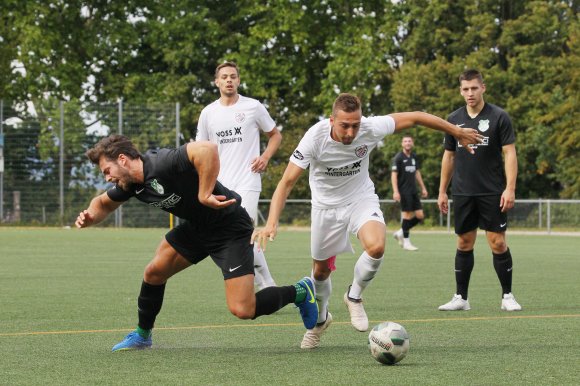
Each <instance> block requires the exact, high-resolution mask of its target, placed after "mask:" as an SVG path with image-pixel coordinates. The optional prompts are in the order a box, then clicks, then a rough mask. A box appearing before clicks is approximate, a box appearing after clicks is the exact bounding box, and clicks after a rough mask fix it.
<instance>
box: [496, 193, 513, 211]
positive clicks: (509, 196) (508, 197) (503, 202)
mask: <svg viewBox="0 0 580 386" xmlns="http://www.w3.org/2000/svg"><path fill="white" fill-rule="evenodd" d="M515 203H516V192H514V191H513V190H511V189H506V190H504V191H503V193H502V194H501V199H500V201H499V207H500V208H501V211H502V212H507V211H508V210H510V209H511V208H513V207H514V205H515Z"/></svg>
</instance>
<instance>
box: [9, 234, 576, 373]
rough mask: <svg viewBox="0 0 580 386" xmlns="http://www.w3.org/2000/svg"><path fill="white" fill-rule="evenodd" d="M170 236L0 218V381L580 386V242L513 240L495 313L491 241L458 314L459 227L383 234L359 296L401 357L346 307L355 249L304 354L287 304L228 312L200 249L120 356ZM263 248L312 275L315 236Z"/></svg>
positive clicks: (292, 269)
mask: <svg viewBox="0 0 580 386" xmlns="http://www.w3.org/2000/svg"><path fill="white" fill-rule="evenodd" d="M164 232H165V231H164V230H162V229H145V230H142V229H140V230H136V229H126V230H114V229H86V230H82V231H79V230H74V229H72V230H64V229H63V230H61V229H18V228H0V267H1V268H0V307H1V308H0V327H1V328H0V357H1V358H2V359H0V384H2V385H4V384H6V385H19V384H38V385H41V384H42V385H45V384H58V385H64V384H66V385H81V384H91V385H101V384H102V385H109V384H133V385H144V384H170V385H175V384H183V385H185V384H199V385H214V384H215V385H273V384H279V385H306V384H320V385H355V384H356V385H358V384H360V385H374V384H376V385H385V384H393V385H400V384H410V385H423V384H439V385H453V384H457V385H467V384H469V385H472V384H477V385H499V384H504V385H514V384H534V385H535V384H546V385H572V384H574V385H577V384H579V383H580V295H579V294H580V280H579V278H580V275H579V273H580V252H579V250H580V238H578V237H563V236H538V235H533V236H526V235H517V236H516V235H509V237H508V242H509V244H510V248H511V250H512V254H513V256H514V260H515V264H514V286H513V287H514V294H515V295H516V297H517V300H518V301H519V302H520V304H522V306H523V308H524V310H523V311H521V312H519V313H505V312H501V311H500V309H499V307H500V287H499V284H498V281H497V278H496V276H495V271H494V269H493V265H492V261H491V254H490V252H489V248H488V247H487V245H486V244H485V240H484V238H483V237H480V239H479V240H478V244H477V246H476V263H475V270H474V272H473V275H472V279H471V288H470V299H469V300H470V303H471V307H472V309H471V311H468V312H452V313H443V312H440V311H437V306H438V305H440V304H442V303H444V302H447V301H448V300H449V299H450V298H451V295H452V294H453V292H454V290H455V285H454V279H453V277H454V276H453V275H454V274H453V255H454V245H455V240H454V236H453V235H451V234H431V233H421V234H420V233H416V234H414V237H413V241H414V243H415V244H416V245H417V246H419V247H420V248H421V249H420V250H419V251H418V252H415V253H413V252H404V251H402V250H401V249H400V248H399V247H398V246H396V245H395V244H394V243H393V242H392V240H390V239H389V241H388V243H387V253H386V260H385V264H384V265H383V267H382V268H381V271H380V272H379V274H378V275H377V277H376V279H375V280H374V282H373V284H372V285H371V286H370V287H369V288H368V289H367V291H366V292H365V306H366V309H367V313H368V315H369V319H370V320H371V324H372V325H374V324H377V323H379V322H381V321H385V320H393V321H396V322H399V323H401V324H403V325H404V326H405V327H406V329H407V331H408V332H409V334H410V335H411V350H410V352H409V355H408V356H407V358H405V359H404V360H403V361H402V362H401V363H400V364H398V365H396V366H383V365H380V364H379V363H377V362H375V361H374V360H373V359H372V357H371V356H370V354H369V353H368V349H367V334H366V333H360V332H357V331H355V330H354V329H353V328H352V327H351V326H350V323H349V319H348V314H347V311H346V308H345V307H344V305H343V304H342V301H341V298H342V295H343V293H344V291H345V289H346V286H347V285H348V284H349V283H350V281H351V280H352V269H353V266H354V262H355V259H356V256H358V255H356V256H355V255H341V256H339V257H338V259H337V267H338V270H337V271H336V272H335V273H334V274H333V288H334V293H333V295H332V299H331V305H330V306H331V312H332V313H333V316H334V320H335V322H334V323H333V325H332V326H331V327H330V329H329V330H328V331H327V333H326V334H325V335H324V337H323V343H322V347H320V348H319V349H317V350H313V351H303V350H301V349H300V347H299V345H300V341H301V338H302V334H303V333H304V330H303V327H302V322H301V320H300V318H299V316H298V312H297V310H296V309H294V308H293V307H291V306H290V307H286V308H284V309H282V310H280V311H279V312H278V313H276V314H275V315H272V316H265V317H261V318H259V319H257V320H255V321H242V320H238V319H236V318H235V317H233V316H232V315H230V314H229V312H228V310H227V307H226V305H225V298H224V291H223V284H222V283H223V281H222V278H221V274H220V272H219V270H218V269H217V267H215V266H214V265H213V263H212V262H211V260H210V259H206V261H204V262H203V263H201V264H199V265H198V266H197V267H192V268H190V269H188V270H186V271H184V272H182V273H180V274H178V275H177V276H175V277H174V278H172V279H171V280H170V281H169V283H168V286H167V290H166V292H165V293H166V296H165V302H164V305H163V309H162V311H161V314H160V315H159V317H158V319H157V324H156V329H155V334H154V340H153V342H154V343H153V349H151V350H146V351H137V352H119V353H111V352H110V350H111V347H112V346H113V344H115V343H117V342H118V341H120V340H121V339H122V338H123V336H124V335H125V334H126V333H127V332H129V331H130V330H132V329H133V328H134V326H135V323H136V297H137V294H138V290H139V287H140V282H141V277H142V272H143V268H144V266H145V264H146V263H147V262H148V261H149V259H150V258H151V257H152V254H153V252H154V250H155V247H156V245H157V243H158V241H159V240H160V239H161V237H163V234H164ZM355 245H356V249H357V253H358V252H359V251H360V248H359V247H358V244H355ZM266 254H267V257H268V261H269V264H270V268H271V271H272V273H273V275H274V277H275V279H276V280H277V281H278V283H279V284H289V283H293V282H295V281H296V280H297V279H299V278H300V277H302V276H304V275H305V274H308V273H309V272H310V265H311V263H310V258H309V233H307V232H294V231H286V232H281V233H280V234H279V236H278V238H277V239H276V241H275V242H274V243H271V244H269V247H268V250H267V251H266Z"/></svg>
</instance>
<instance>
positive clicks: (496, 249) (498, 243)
mask: <svg viewBox="0 0 580 386" xmlns="http://www.w3.org/2000/svg"><path fill="white" fill-rule="evenodd" d="M490 244H491V245H490V246H491V250H492V251H493V253H504V252H505V251H506V250H507V243H506V242H505V240H504V239H494V240H492V241H491V243H490Z"/></svg>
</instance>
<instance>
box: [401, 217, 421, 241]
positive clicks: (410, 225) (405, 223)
mask: <svg viewBox="0 0 580 386" xmlns="http://www.w3.org/2000/svg"><path fill="white" fill-rule="evenodd" d="M420 222H421V221H420V220H418V219H417V217H413V218H412V219H410V220H405V219H403V223H402V224H401V229H403V237H404V238H406V239H408V238H409V231H410V230H411V228H413V227H414V226H415V225H417V224H419V223H420Z"/></svg>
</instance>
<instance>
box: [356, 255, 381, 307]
mask: <svg viewBox="0 0 580 386" xmlns="http://www.w3.org/2000/svg"><path fill="white" fill-rule="evenodd" d="M382 262H383V256H381V258H380V259H373V258H372V257H370V256H369V255H368V253H366V252H363V253H362V255H360V257H359V258H358V260H357V262H356V264H355V265H354V280H353V281H352V286H351V287H350V292H349V294H348V296H349V297H350V298H352V299H360V298H361V296H362V292H363V291H364V289H365V288H366V287H367V286H368V285H369V284H371V281H372V280H373V278H374V277H375V275H376V274H377V272H378V271H379V268H380V267H381V264H382Z"/></svg>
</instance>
